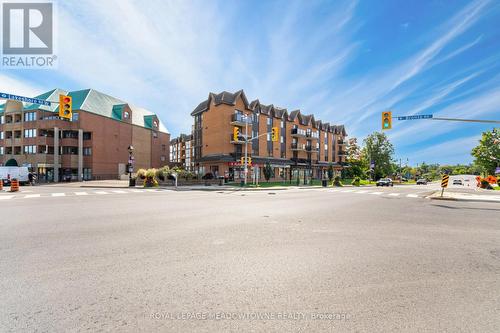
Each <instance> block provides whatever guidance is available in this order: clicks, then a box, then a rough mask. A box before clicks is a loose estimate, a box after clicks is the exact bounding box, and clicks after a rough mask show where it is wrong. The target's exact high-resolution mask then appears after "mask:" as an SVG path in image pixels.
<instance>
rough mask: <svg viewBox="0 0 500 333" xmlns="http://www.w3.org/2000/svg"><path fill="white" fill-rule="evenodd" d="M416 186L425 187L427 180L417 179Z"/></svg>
mask: <svg viewBox="0 0 500 333" xmlns="http://www.w3.org/2000/svg"><path fill="white" fill-rule="evenodd" d="M417 185H427V179H425V178H420V179H418V180H417Z"/></svg>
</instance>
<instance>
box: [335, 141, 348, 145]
mask: <svg viewBox="0 0 500 333" xmlns="http://www.w3.org/2000/svg"><path fill="white" fill-rule="evenodd" d="M337 144H338V145H346V144H347V142H345V141H344V140H337Z"/></svg>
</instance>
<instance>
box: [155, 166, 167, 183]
mask: <svg viewBox="0 0 500 333" xmlns="http://www.w3.org/2000/svg"><path fill="white" fill-rule="evenodd" d="M155 177H156V178H157V179H159V180H161V181H164V180H165V171H164V170H163V168H161V169H158V170H156V173H155Z"/></svg>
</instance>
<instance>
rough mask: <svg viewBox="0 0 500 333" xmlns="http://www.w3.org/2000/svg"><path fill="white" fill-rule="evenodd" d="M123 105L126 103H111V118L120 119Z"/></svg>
mask: <svg viewBox="0 0 500 333" xmlns="http://www.w3.org/2000/svg"><path fill="white" fill-rule="evenodd" d="M125 105H127V104H116V105H113V111H112V114H111V116H112V117H113V119H116V120H122V114H123V109H124V108H125Z"/></svg>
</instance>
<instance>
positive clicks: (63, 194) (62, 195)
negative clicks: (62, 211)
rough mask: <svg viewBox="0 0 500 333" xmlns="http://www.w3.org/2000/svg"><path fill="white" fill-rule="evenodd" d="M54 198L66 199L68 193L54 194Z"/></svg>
mask: <svg viewBox="0 0 500 333" xmlns="http://www.w3.org/2000/svg"><path fill="white" fill-rule="evenodd" d="M52 196H53V197H64V196H66V193H52Z"/></svg>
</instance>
